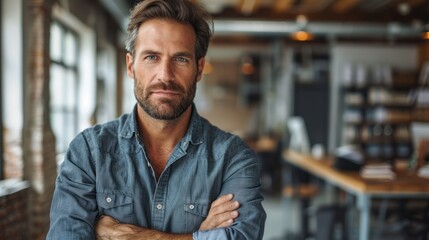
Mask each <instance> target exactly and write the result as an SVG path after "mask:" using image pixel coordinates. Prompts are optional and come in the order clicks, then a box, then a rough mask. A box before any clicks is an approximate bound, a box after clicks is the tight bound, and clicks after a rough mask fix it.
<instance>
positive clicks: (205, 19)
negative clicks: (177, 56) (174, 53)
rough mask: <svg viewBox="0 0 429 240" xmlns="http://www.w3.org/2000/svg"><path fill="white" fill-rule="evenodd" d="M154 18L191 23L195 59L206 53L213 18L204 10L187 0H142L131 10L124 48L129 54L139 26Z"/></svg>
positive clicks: (133, 48) (132, 49)
mask: <svg viewBox="0 0 429 240" xmlns="http://www.w3.org/2000/svg"><path fill="white" fill-rule="evenodd" d="M155 18H159V19H171V20H174V21H176V22H179V23H183V24H189V25H191V26H192V28H193V29H194V31H195V35H196V44H195V45H196V46H195V55H196V56H195V57H196V59H200V58H201V57H204V56H205V55H206V54H207V49H208V46H209V42H210V38H211V37H212V35H213V31H212V29H213V20H212V17H211V16H210V14H209V13H208V12H207V11H206V10H204V9H203V8H201V7H200V6H198V5H196V4H193V3H192V2H190V1H188V0H144V1H142V2H140V3H138V4H137V5H136V6H135V7H134V8H133V9H132V10H131V16H130V22H129V24H128V28H127V37H126V40H125V49H126V50H127V52H129V53H130V54H131V55H133V56H134V51H135V41H136V38H137V33H138V30H139V27H140V26H141V24H143V23H144V22H145V21H147V20H150V19H155Z"/></svg>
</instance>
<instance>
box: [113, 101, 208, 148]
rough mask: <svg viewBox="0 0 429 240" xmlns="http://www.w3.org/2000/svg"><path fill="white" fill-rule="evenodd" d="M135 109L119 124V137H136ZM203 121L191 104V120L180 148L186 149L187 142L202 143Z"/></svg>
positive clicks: (135, 106)
mask: <svg viewBox="0 0 429 240" xmlns="http://www.w3.org/2000/svg"><path fill="white" fill-rule="evenodd" d="M137 107H138V106H137V104H136V105H134V108H133V110H132V112H131V113H130V114H129V115H128V116H127V117H125V121H124V122H123V124H121V130H120V136H122V137H124V138H131V137H132V136H133V134H136V135H138V126H137ZM203 121H204V120H203V118H202V117H201V116H200V115H199V114H198V111H197V108H196V107H195V104H192V114H191V120H190V121H189V127H188V130H187V131H186V134H185V136H184V137H183V139H182V141H181V147H182V148H183V149H186V148H187V146H188V142H190V143H191V144H193V145H198V144H201V143H203ZM121 122H122V121H121Z"/></svg>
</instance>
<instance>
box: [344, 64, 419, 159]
mask: <svg viewBox="0 0 429 240" xmlns="http://www.w3.org/2000/svg"><path fill="white" fill-rule="evenodd" d="M357 71H358V73H355V74H353V76H354V77H352V78H346V80H345V81H344V84H343V86H342V100H343V102H342V105H343V107H342V109H343V111H342V121H343V124H342V144H343V145H344V144H353V145H357V146H360V148H361V149H362V152H363V154H364V156H365V159H366V161H367V162H374V161H377V162H386V161H387V162H391V163H393V162H394V161H395V160H396V159H407V158H409V157H410V156H411V154H412V153H413V149H412V148H413V145H412V141H411V135H410V124H411V122H412V120H413V113H414V95H415V88H416V86H417V85H416V83H417V81H416V80H417V75H416V73H415V72H413V71H409V72H405V71H397V70H391V69H390V68H389V67H386V66H382V67H380V66H376V67H374V68H373V69H363V68H361V69H359V68H358V69H357ZM359 71H361V72H360V73H359ZM369 73H371V74H369Z"/></svg>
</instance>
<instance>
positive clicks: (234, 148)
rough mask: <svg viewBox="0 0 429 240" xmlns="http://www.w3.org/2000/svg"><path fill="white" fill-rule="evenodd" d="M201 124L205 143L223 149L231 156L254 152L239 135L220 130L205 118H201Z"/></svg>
mask: <svg viewBox="0 0 429 240" xmlns="http://www.w3.org/2000/svg"><path fill="white" fill-rule="evenodd" d="M201 122H202V124H201V125H202V133H203V136H204V141H205V142H206V143H208V144H209V145H212V146H214V147H216V148H218V149H219V148H223V149H224V150H226V152H229V153H231V154H232V153H236V152H243V151H249V153H250V152H252V150H251V149H250V147H249V146H248V145H247V144H246V143H245V142H244V141H243V139H242V138H240V137H239V136H238V135H236V134H234V133H231V132H228V131H225V130H222V129H220V128H219V127H217V126H215V125H213V124H212V123H210V122H209V121H208V120H207V119H205V118H201Z"/></svg>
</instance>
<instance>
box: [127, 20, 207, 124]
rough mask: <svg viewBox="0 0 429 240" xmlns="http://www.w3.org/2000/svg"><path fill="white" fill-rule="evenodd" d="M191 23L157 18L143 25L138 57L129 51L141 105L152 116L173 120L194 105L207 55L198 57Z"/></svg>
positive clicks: (138, 39)
mask: <svg viewBox="0 0 429 240" xmlns="http://www.w3.org/2000/svg"><path fill="white" fill-rule="evenodd" d="M195 41H196V40H195V33H194V31H193V29H192V27H191V26H189V25H184V24H181V23H177V22H174V21H172V20H163V19H153V20H149V21H147V22H145V23H143V24H142V25H141V26H140V29H139V32H138V35H137V39H136V43H135V56H134V58H133V56H131V55H130V54H127V59H126V60H127V71H128V75H129V76H130V77H131V78H133V79H134V84H135V85H134V95H135V97H136V99H137V102H138V104H139V105H140V107H142V108H143V110H144V111H145V112H146V113H147V114H148V115H149V116H151V117H153V118H155V119H162V120H172V119H176V118H177V117H179V116H180V115H181V114H182V113H183V112H184V111H185V110H186V109H188V108H189V107H190V105H191V104H192V101H193V99H194V97H195V91H196V84H197V82H198V81H199V80H200V79H201V72H202V69H203V67H204V58H201V59H199V60H197V59H195Z"/></svg>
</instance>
